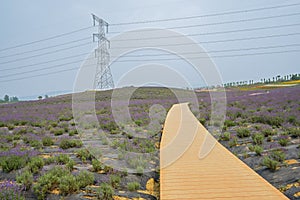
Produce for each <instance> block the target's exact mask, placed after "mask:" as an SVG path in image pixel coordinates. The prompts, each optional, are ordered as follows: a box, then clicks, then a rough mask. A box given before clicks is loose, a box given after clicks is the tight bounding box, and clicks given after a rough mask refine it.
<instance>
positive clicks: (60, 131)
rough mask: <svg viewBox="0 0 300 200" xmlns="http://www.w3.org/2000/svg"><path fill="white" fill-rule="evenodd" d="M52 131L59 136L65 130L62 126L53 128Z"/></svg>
mask: <svg viewBox="0 0 300 200" xmlns="http://www.w3.org/2000/svg"><path fill="white" fill-rule="evenodd" d="M51 132H52V133H53V134H54V135H55V136H59V135H62V134H64V132H65V130H64V129H62V128H55V129H51Z"/></svg>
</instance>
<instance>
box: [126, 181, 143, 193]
mask: <svg viewBox="0 0 300 200" xmlns="http://www.w3.org/2000/svg"><path fill="white" fill-rule="evenodd" d="M140 187H141V186H140V183H138V182H136V181H134V182H130V183H128V184H127V189H128V190H129V191H131V192H133V191H136V190H138V189H140Z"/></svg>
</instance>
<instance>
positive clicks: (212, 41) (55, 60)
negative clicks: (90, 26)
mask: <svg viewBox="0 0 300 200" xmlns="http://www.w3.org/2000/svg"><path fill="white" fill-rule="evenodd" d="M196 35H198V34H187V35H185V36H196ZM293 35H300V33H288V34H277V35H266V36H258V37H246V38H236V39H227V40H211V41H200V42H199V43H200V44H204V43H219V42H233V41H243V40H255V39H264V38H274V37H287V36H293ZM170 37H172V36H170ZM174 37H183V36H174ZM160 38H161V37H155V38H137V40H139V39H160ZM129 40H130V39H129ZM89 54H90V52H86V53H82V54H77V55H73V56H68V57H62V58H58V59H53V60H49V61H45V62H39V63H34V64H29V65H22V66H18V67H13V68H5V69H0V72H1V71H10V70H15V69H23V68H27V67H33V66H37V65H42V64H48V63H52V62H57V61H61V60H67V59H70V58H76V57H79V56H87V55H89ZM126 57H131V56H129V55H127V56H126Z"/></svg>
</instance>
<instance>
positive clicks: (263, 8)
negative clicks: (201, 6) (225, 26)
mask: <svg viewBox="0 0 300 200" xmlns="http://www.w3.org/2000/svg"><path fill="white" fill-rule="evenodd" d="M299 5H300V3H294V4H286V5H278V6H270V7H261V8H254V9H247V10H236V11H226V12H221V13H213V14H206V15H196V16H188V17H177V18H167V19H157V20H144V21H135V22H122V23H113V24H110V26H121V25H131V24H145V23H156V22H166V21H177V20H186V19H194V18H202V17H215V16H223V15H232V14H239V13H249V12H256V11H263V10H272V9H278V8H287V7H294V6H299Z"/></svg>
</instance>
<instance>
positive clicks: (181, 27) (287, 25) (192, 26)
mask: <svg viewBox="0 0 300 200" xmlns="http://www.w3.org/2000/svg"><path fill="white" fill-rule="evenodd" d="M299 25H300V23H295V24H286V25H276V26H268V27H260V28H249V29H239V30H237V31H220V32H213V33H214V34H219V33H234V32H240V31H250V30H251V31H252V30H264V29H273V28H282V27H290V26H299ZM200 26H203V24H194V25H187V26H173V27H165V28H164V29H185V28H195V27H200ZM148 31H161V30H160V29H143V30H140V31H139V32H148ZM110 33H111V34H117V33H122V31H115V32H110ZM213 33H203V34H201V35H211V34H213ZM199 35H200V34H199Z"/></svg>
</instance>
